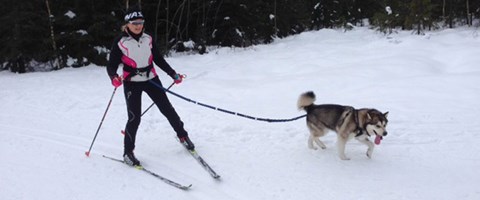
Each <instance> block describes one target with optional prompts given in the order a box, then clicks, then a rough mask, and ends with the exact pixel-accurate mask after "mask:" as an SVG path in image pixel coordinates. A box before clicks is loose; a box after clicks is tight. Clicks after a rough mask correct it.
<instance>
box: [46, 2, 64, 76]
mask: <svg viewBox="0 0 480 200" xmlns="http://www.w3.org/2000/svg"><path fill="white" fill-rule="evenodd" d="M45 5H46V6H47V11H48V20H49V24H50V37H51V39H52V49H53V54H54V60H53V61H52V62H53V63H52V66H53V69H54V70H58V69H61V66H60V63H61V59H60V56H59V55H58V51H57V43H56V42H55V33H54V32H53V15H52V12H51V10H50V4H49V2H48V0H45Z"/></svg>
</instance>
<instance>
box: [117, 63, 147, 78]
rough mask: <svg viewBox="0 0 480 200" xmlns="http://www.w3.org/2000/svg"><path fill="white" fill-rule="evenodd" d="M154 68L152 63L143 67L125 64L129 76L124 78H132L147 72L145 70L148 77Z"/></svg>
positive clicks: (124, 67) (124, 68) (124, 69)
mask: <svg viewBox="0 0 480 200" xmlns="http://www.w3.org/2000/svg"><path fill="white" fill-rule="evenodd" d="M152 69H153V65H152V64H150V65H148V66H146V67H142V68H133V67H131V66H128V65H124V66H123V71H125V72H128V75H127V77H124V78H125V80H130V78H132V77H133V76H135V75H140V76H142V73H145V72H147V77H148V76H150V72H151V71H152Z"/></svg>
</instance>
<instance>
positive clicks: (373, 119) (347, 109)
mask: <svg viewBox="0 0 480 200" xmlns="http://www.w3.org/2000/svg"><path fill="white" fill-rule="evenodd" d="M314 101H315V94H314V93H313V92H311V91H310V92H306V93H304V94H302V95H300V98H299V99H298V103H297V106H298V109H299V110H305V111H306V112H307V127H308V129H309V130H310V137H309V138H308V147H309V148H311V149H315V150H316V149H317V148H316V147H315V146H314V144H313V142H315V143H316V144H317V145H318V146H319V147H320V148H322V149H325V148H327V147H326V146H325V144H323V142H322V141H320V139H319V138H320V137H322V136H324V135H325V134H326V133H327V132H328V130H332V131H335V132H337V147H338V156H339V157H340V159H342V160H350V158H348V157H347V156H345V144H346V143H347V141H348V140H349V139H350V138H352V137H354V138H355V139H357V140H358V141H360V142H361V143H363V144H365V145H367V146H368V150H367V157H368V158H371V157H372V153H373V148H374V144H373V142H371V141H370V140H369V137H370V136H375V144H377V145H379V144H380V141H381V140H382V139H383V137H384V136H386V135H387V130H386V127H387V123H388V120H387V115H388V112H386V113H381V112H380V111H378V110H376V109H367V108H362V109H355V108H353V107H351V106H342V105H335V104H322V105H315V104H314V103H313V102H314Z"/></svg>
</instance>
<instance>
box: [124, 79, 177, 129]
mask: <svg viewBox="0 0 480 200" xmlns="http://www.w3.org/2000/svg"><path fill="white" fill-rule="evenodd" d="M173 85H175V82H173V83H172V84H170V86H168V88H167V90H170V88H171V87H172V86H173ZM153 105H155V102H153V103H152V104H151V105H150V106H148V108H147V109H146V110H145V111H143V113H142V115H140V117H142V116H143V115H144V114H145V113H146V112H147V111H148V110H150V108H152V107H153ZM120 132H122V134H123V135H125V130H121V131H120Z"/></svg>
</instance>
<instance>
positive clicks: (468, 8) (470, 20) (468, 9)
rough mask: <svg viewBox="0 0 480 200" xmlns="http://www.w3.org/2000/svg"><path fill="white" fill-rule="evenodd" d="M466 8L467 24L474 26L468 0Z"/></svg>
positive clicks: (467, 0)
mask: <svg viewBox="0 0 480 200" xmlns="http://www.w3.org/2000/svg"><path fill="white" fill-rule="evenodd" d="M466 4H467V5H466V7H467V24H468V26H472V14H471V13H470V4H469V0H466Z"/></svg>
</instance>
